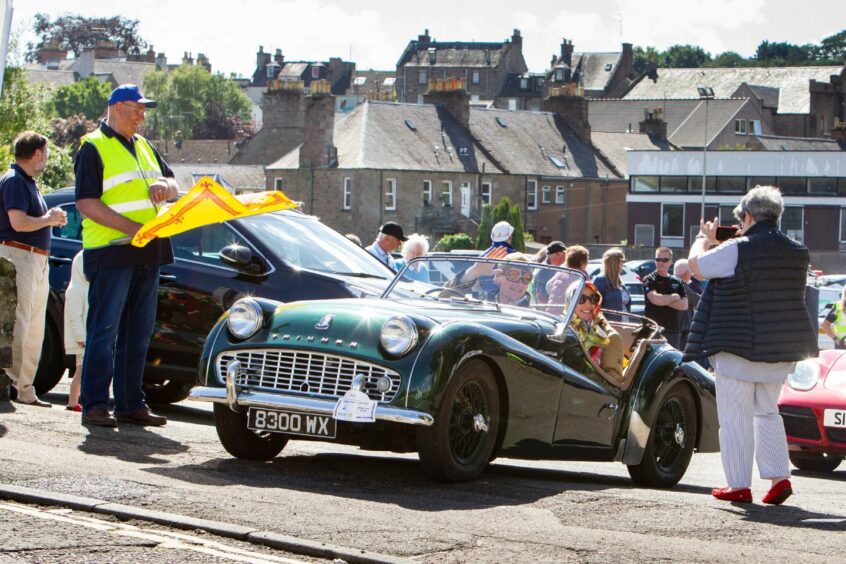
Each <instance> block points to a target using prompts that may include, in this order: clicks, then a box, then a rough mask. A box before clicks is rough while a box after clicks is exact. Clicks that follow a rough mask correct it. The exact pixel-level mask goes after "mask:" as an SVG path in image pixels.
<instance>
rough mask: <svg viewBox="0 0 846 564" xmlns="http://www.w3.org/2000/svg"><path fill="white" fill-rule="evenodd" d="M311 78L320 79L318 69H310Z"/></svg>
mask: <svg viewBox="0 0 846 564" xmlns="http://www.w3.org/2000/svg"><path fill="white" fill-rule="evenodd" d="M311 78H320V67H318V66H313V67H311Z"/></svg>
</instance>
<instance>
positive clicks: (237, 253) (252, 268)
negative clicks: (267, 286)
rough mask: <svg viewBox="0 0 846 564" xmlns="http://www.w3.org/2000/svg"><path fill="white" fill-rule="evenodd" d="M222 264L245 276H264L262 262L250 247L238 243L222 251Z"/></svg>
mask: <svg viewBox="0 0 846 564" xmlns="http://www.w3.org/2000/svg"><path fill="white" fill-rule="evenodd" d="M220 262H222V263H223V264H225V265H226V266H229V267H231V268H234V269H235V270H238V271H240V272H243V273H245V274H253V275H259V274H264V266H263V265H262V263H261V260H260V259H259V258H258V257H256V256H255V255H253V252H252V251H251V250H250V249H249V248H248V247H244V246H243V245H239V244H237V243H235V244H232V245H227V246H225V247H223V248H222V249H220Z"/></svg>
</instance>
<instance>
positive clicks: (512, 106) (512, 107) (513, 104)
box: [508, 98, 517, 111]
mask: <svg viewBox="0 0 846 564" xmlns="http://www.w3.org/2000/svg"><path fill="white" fill-rule="evenodd" d="M508 109H509V110H512V111H513V110H516V109H517V98H509V99H508Z"/></svg>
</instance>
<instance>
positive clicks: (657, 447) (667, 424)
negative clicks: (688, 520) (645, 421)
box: [628, 386, 697, 488]
mask: <svg viewBox="0 0 846 564" xmlns="http://www.w3.org/2000/svg"><path fill="white" fill-rule="evenodd" d="M651 428H652V431H651V432H650V433H649V439H648V440H647V443H646V449H645V450H644V452H643V459H642V460H641V461H640V464H632V465H629V466H628V469H629V475H630V476H631V477H632V480H634V482H635V483H636V484H638V485H639V486H644V487H648V488H671V487H673V486H675V485H676V484H677V483H678V482H679V480H681V479H682V476H684V473H685V471H686V470H687V466H688V465H689V464H690V459H691V457H692V456H693V447H694V443H695V442H696V436H697V418H696V405H695V403H694V401H693V395H692V394H691V392H690V389H689V388H687V387H686V386H677V387H675V388H673V389H672V390H670V391H669V392H668V393H667V395H666V396H664V399H663V400H661V404H660V405H659V406H658V409H657V411H656V412H655V417H654V418H653V421H652V425H651Z"/></svg>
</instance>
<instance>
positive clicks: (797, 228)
mask: <svg viewBox="0 0 846 564" xmlns="http://www.w3.org/2000/svg"><path fill="white" fill-rule="evenodd" d="M781 230H782V231H784V232H785V233H786V234H787V236H788V237H793V238H794V239H796V240H797V241H804V239H805V208H802V207H786V208H784V213H782V214H781Z"/></svg>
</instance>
